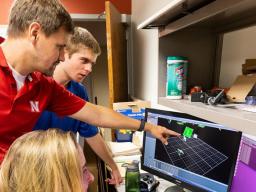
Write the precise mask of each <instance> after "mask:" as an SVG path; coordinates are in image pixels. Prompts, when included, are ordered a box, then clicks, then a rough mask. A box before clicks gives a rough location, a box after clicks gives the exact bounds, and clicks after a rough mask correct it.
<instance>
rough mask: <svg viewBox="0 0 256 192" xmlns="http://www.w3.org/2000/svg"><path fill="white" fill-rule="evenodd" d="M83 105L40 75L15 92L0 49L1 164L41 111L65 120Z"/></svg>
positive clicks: (52, 81) (81, 101) (31, 77)
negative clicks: (63, 117)
mask: <svg viewBox="0 0 256 192" xmlns="http://www.w3.org/2000/svg"><path fill="white" fill-rule="evenodd" d="M84 105H85V101H84V100H82V99H80V98H79V97H77V96H75V95H74V94H72V93H70V92H69V91H67V90H66V89H65V88H64V87H62V86H60V85H58V84H57V83H56V82H55V81H54V80H53V79H52V78H49V77H45V76H44V75H42V73H39V72H34V73H31V74H30V75H28V77H27V78H26V80H25V83H24V86H23V87H22V88H21V89H20V90H19V92H17V87H16V81H15V79H14V78H13V76H12V71H11V69H10V68H9V67H8V65H7V62H6V59H5V57H4V54H3V51H2V48H1V47H0V164H1V161H2V160H3V157H4V155H5V153H6V151H7V150H8V148H9V147H10V145H11V144H12V142H13V141H14V140H15V139H16V138H17V137H19V136H21V135H22V134H24V133H27V132H29V131H32V129H33V127H34V124H35V123H36V121H37V119H38V118H39V116H40V114H41V113H42V111H44V110H49V111H53V112H56V113H57V114H58V115H60V116H67V115H72V114H74V113H75V112H77V111H79V110H80V109H81V108H82V107H83V106H84Z"/></svg>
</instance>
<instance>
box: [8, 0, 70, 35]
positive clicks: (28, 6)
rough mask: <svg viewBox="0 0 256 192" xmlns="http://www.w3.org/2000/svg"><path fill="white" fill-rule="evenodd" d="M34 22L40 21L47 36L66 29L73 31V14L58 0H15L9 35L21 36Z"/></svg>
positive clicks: (10, 18) (10, 17) (10, 16)
mask: <svg viewBox="0 0 256 192" xmlns="http://www.w3.org/2000/svg"><path fill="white" fill-rule="evenodd" d="M32 22H38V23H39V24H40V25H41V26H42V30H43V32H44V33H45V35H46V36H49V35H51V34H52V33H54V32H57V31H58V29H60V28H61V27H64V30H65V31H66V32H69V33H73V30H74V26H73V22H72V19H71V16H70V15H69V13H68V12H67V11H66V9H65V8H64V6H63V5H62V4H61V3H60V2H59V1H58V0H15V1H14V3H13V5H12V8H11V13H10V15H9V25H8V32H7V33H8V36H9V37H19V36H21V35H23V34H24V32H25V31H26V30H27V29H28V27H29V25H30V24H31V23H32Z"/></svg>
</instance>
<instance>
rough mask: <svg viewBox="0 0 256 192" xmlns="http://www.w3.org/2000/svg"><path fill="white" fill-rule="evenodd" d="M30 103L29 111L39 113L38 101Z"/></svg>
mask: <svg viewBox="0 0 256 192" xmlns="http://www.w3.org/2000/svg"><path fill="white" fill-rule="evenodd" d="M29 102H30V106H31V111H32V112H40V110H39V107H38V104H39V102H38V101H29Z"/></svg>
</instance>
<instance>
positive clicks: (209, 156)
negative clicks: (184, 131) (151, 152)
mask: <svg viewBox="0 0 256 192" xmlns="http://www.w3.org/2000/svg"><path fill="white" fill-rule="evenodd" d="M164 147H165V150H166V152H167V154H168V156H169V159H170V162H171V164H173V165H175V166H177V167H181V168H183V169H186V170H189V171H191V172H194V173H197V174H200V175H205V174H206V173H208V172H209V171H211V170H212V169H214V168H215V167H217V166H218V165H220V164H221V163H223V162H224V161H226V160H227V159H228V157H227V156H225V155H224V154H222V153H221V152H219V151H218V150H216V149H214V148H213V147H211V146H210V145H208V144H207V143H205V142H204V141H202V140H201V139H199V138H185V137H172V138H169V140H168V145H164Z"/></svg>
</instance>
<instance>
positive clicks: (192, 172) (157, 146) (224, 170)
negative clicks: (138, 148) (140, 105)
mask: <svg viewBox="0 0 256 192" xmlns="http://www.w3.org/2000/svg"><path fill="white" fill-rule="evenodd" d="M145 121H146V122H150V123H153V124H155V125H161V126H164V127H167V128H168V129H170V130H173V131H176V132H179V133H180V134H181V136H179V137H170V138H169V139H168V145H164V144H162V143H161V141H159V140H157V139H155V138H154V137H153V136H152V135H151V134H150V133H146V132H145V133H144V138H143V154H142V161H141V162H142V163H141V168H142V170H145V171H147V172H149V173H152V174H154V175H157V176H159V177H162V178H164V179H166V180H169V181H171V182H173V183H175V184H176V185H177V186H180V188H186V189H189V190H192V191H196V192H197V191H217V192H227V191H229V190H230V186H231V183H232V178H233V174H234V170H235V165H236V160H237V155H238V151H239V144H240V140H241V135H242V133H241V132H239V131H236V130H234V129H231V128H228V127H225V126H224V125H220V124H216V123H212V122H209V121H206V120H203V119H201V118H197V117H194V116H191V115H188V114H185V113H177V112H172V111H163V110H156V109H146V112H145ZM177 186H176V187H177Z"/></svg>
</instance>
